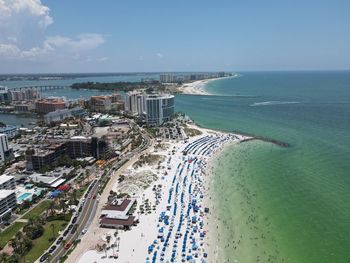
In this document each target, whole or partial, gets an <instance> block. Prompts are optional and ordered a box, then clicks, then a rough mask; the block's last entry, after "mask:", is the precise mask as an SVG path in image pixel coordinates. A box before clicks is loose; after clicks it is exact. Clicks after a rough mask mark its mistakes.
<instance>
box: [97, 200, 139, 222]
mask: <svg viewBox="0 0 350 263" xmlns="http://www.w3.org/2000/svg"><path fill="white" fill-rule="evenodd" d="M135 202H136V200H135V199H124V200H118V199H115V200H113V201H112V202H111V203H109V204H108V205H106V206H105V207H104V208H103V209H102V211H101V216H100V226H101V227H107V228H117V229H128V228H130V227H131V226H132V225H133V224H134V221H135V217H134V216H131V215H128V213H129V211H130V209H131V207H132V206H133V205H134V204H135Z"/></svg>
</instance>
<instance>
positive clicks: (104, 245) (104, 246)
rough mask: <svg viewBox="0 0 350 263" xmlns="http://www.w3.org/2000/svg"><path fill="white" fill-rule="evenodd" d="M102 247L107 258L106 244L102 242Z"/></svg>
mask: <svg viewBox="0 0 350 263" xmlns="http://www.w3.org/2000/svg"><path fill="white" fill-rule="evenodd" d="M102 248H103V250H104V252H105V255H106V258H107V244H106V243H103V245H102Z"/></svg>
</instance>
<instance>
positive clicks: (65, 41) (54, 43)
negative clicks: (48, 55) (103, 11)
mask: <svg viewBox="0 0 350 263" xmlns="http://www.w3.org/2000/svg"><path fill="white" fill-rule="evenodd" d="M104 42H105V39H104V37H103V36H102V35H100V34H81V35H79V36H77V37H76V38H74V39H73V38H69V37H62V36H54V37H48V38H47V39H46V40H45V45H47V46H50V47H52V48H54V49H64V50H66V51H68V52H74V53H76V52H84V51H89V50H91V49H95V48H97V47H98V46H100V45H101V44H103V43H104Z"/></svg>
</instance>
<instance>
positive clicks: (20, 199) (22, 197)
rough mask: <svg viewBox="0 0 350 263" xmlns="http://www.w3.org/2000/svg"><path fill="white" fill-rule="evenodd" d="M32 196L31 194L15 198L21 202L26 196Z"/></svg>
mask: <svg viewBox="0 0 350 263" xmlns="http://www.w3.org/2000/svg"><path fill="white" fill-rule="evenodd" d="M30 195H32V194H31V193H24V194H22V195H21V196H19V197H17V201H19V202H20V201H23V200H24V199H26V198H27V197H28V196H30Z"/></svg>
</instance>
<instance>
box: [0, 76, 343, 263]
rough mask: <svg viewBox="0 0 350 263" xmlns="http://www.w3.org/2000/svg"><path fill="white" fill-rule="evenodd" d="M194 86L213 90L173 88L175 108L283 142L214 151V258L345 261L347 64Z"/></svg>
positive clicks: (214, 124)
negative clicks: (341, 67) (216, 237)
mask: <svg viewBox="0 0 350 263" xmlns="http://www.w3.org/2000/svg"><path fill="white" fill-rule="evenodd" d="M128 78H129V79H130V76H128V77H125V80H127V79H128ZM138 78H139V76H137V77H135V80H136V79H138ZM89 80H90V81H100V82H103V80H102V79H99V78H98V79H97V80H96V78H92V79H89ZM71 81H72V82H76V81H74V80H71ZM81 81H84V79H83V80H81ZM105 81H110V77H109V78H108V79H107V80H105ZM113 81H118V78H117V77H116V78H114V79H113ZM4 84H5V85H6V83H1V82H0V85H4ZM10 84H11V85H12V87H13V86H15V85H20V84H21V83H16V84H14V83H10ZM204 88H205V89H206V90H207V91H208V92H210V93H212V94H214V95H213V96H198V95H176V110H177V111H181V112H184V113H186V114H188V115H189V116H190V117H191V118H192V119H193V120H194V121H195V122H196V123H197V124H199V125H201V126H203V127H206V128H211V129H215V130H221V131H228V132H237V133H244V134H250V135H255V136H259V137H264V138H268V139H271V140H276V141H280V142H284V143H286V144H288V145H289V147H282V146H279V145H277V144H274V143H270V142H267V141H263V140H253V141H249V142H244V143H240V144H236V145H231V146H227V147H225V148H224V149H223V150H222V151H221V153H220V154H219V155H218V156H217V157H216V159H215V160H214V162H213V163H214V165H213V171H212V172H213V176H214V183H213V185H212V186H211V192H210V194H211V195H212V199H213V201H214V202H215V204H216V205H215V206H214V209H213V210H212V211H211V212H212V213H214V214H216V216H217V217H218V219H219V220H218V222H219V223H218V234H219V235H220V240H219V247H220V250H219V252H218V253H219V258H220V262H243V263H245V262H247V263H250V262H293V263H303V262H305V263H320V262H327V263H328V262H336V263H338V262H344V263H346V262H350V71H318V72H314V71H305V72H301V71H299V72H240V73H239V75H238V77H234V78H226V79H219V80H215V81H210V82H208V83H207V84H206V86H205V87H204ZM101 93H103V92H101V91H91V90H79V91H77V90H71V89H69V88H67V89H64V90H56V91H50V92H47V93H46V95H47V96H66V97H67V98H79V97H89V96H91V95H95V94H101ZM0 118H1V120H3V117H2V116H1V115H0ZM7 120H8V119H7ZM10 120H12V124H13V122H14V121H13V118H11V117H10ZM5 122H6V121H5Z"/></svg>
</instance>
